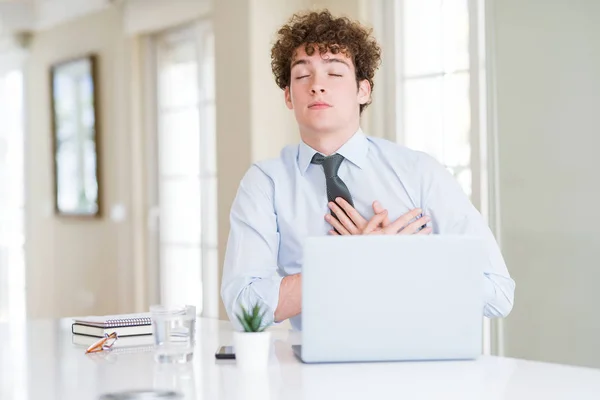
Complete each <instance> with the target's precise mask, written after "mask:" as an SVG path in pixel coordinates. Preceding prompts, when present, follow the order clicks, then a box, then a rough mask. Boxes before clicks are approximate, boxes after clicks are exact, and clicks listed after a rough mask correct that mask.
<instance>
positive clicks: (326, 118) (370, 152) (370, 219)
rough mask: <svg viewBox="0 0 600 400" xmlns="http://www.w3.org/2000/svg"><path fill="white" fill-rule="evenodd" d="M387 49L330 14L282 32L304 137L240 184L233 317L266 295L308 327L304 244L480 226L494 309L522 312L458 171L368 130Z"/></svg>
mask: <svg viewBox="0 0 600 400" xmlns="http://www.w3.org/2000/svg"><path fill="white" fill-rule="evenodd" d="M380 54H381V51H380V48H379V46H378V44H377V43H376V41H375V40H374V39H373V38H372V36H371V33H370V31H368V30H367V29H365V28H364V27H362V26H361V25H360V24H358V23H356V22H352V21H350V20H348V19H346V18H334V17H333V16H332V15H331V14H330V13H329V12H328V11H324V12H319V13H317V12H310V13H306V14H297V15H294V16H293V17H292V18H291V19H290V20H289V21H288V23H287V24H286V25H284V26H283V27H282V28H281V29H280V30H279V31H278V38H277V41H276V43H275V45H274V46H273V48H272V51H271V59H272V60H271V66H272V69H273V73H274V75H275V80H276V82H277V85H278V86H279V87H280V88H281V89H283V91H284V93H285V103H286V105H287V106H288V108H289V109H290V110H293V112H294V115H295V117H296V121H297V122H298V128H299V131H300V136H301V139H302V142H301V143H300V144H299V145H294V146H288V147H286V148H284V149H283V150H282V152H281V155H280V157H279V158H276V159H272V160H267V161H263V162H259V163H256V164H254V165H252V166H251V167H250V169H249V170H248V172H247V173H246V175H245V176H244V178H243V179H242V181H241V183H240V187H239V190H238V193H237V196H236V198H235V200H234V203H233V205H232V208H231V232H230V235H229V241H228V243H227V253H226V256H225V264H224V271H223V281H222V288H221V295H222V298H223V302H224V304H225V307H226V309H227V313H228V315H229V318H230V320H231V321H233V322H234V324H235V323H236V321H237V319H236V317H235V315H236V314H238V313H239V311H240V306H244V307H245V308H249V307H251V306H253V305H254V304H256V303H259V304H261V305H262V306H263V307H266V309H267V315H268V317H269V318H270V320H271V321H275V322H280V321H283V320H286V319H288V318H290V319H291V323H292V326H293V327H294V328H295V329H301V319H300V312H301V298H302V293H301V281H302V273H301V271H302V243H303V241H304V239H305V238H306V237H308V236H318V235H327V234H332V235H360V234H388V235H395V234H419V235H422V234H430V233H435V234H472V235H479V236H481V237H483V238H485V240H486V243H487V247H488V250H489V263H488V264H487V265H485V266H484V276H483V277H482V279H484V285H485V305H484V308H483V314H484V315H485V316H488V317H504V316H506V315H507V314H508V313H509V312H510V310H511V309H512V304H513V293H514V287H515V284H514V281H513V280H512V279H511V278H510V276H509V273H508V271H507V269H506V266H505V263H504V260H503V258H502V255H501V253H500V250H499V249H498V246H497V244H496V241H495V240H494V237H493V235H492V233H491V231H490V230H489V228H488V227H487V225H486V224H485V222H484V221H483V219H482V217H481V215H480V214H479V212H478V211H477V210H476V209H475V208H474V207H473V206H472V204H471V203H470V201H469V199H468V198H467V197H466V195H465V194H464V193H463V191H462V190H461V188H460V187H459V185H458V184H457V182H456V181H455V180H454V178H453V177H452V176H451V175H450V174H449V173H448V172H447V171H446V170H445V169H444V168H443V167H442V166H441V165H440V164H439V163H438V162H436V161H435V160H434V159H433V158H432V157H430V156H428V155H426V154H424V153H421V152H416V151H412V150H409V149H407V148H405V147H402V146H399V145H396V144H394V143H391V142H389V141H386V140H383V139H377V138H370V137H367V136H365V135H364V134H363V132H362V131H361V129H360V114H361V113H362V111H363V110H364V108H365V107H367V105H368V104H369V103H370V101H371V92H372V90H373V77H374V74H375V70H376V69H377V67H378V66H379V62H380ZM334 216H335V217H334ZM398 262H402V260H398ZM364 273H365V274H368V273H369V269H368V266H365V271H364ZM442 300H443V299H442Z"/></svg>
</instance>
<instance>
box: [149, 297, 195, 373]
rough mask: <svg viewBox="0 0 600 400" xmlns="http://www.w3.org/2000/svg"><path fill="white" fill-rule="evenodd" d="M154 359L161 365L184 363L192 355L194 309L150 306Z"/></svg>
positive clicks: (189, 307) (189, 359)
mask: <svg viewBox="0 0 600 400" xmlns="http://www.w3.org/2000/svg"><path fill="white" fill-rule="evenodd" d="M150 314H151V318H152V331H153V335H154V349H155V359H156V361H158V362H163V363H185V362H188V361H191V359H192V357H193V354H194V344H195V336H196V307H194V306H181V307H169V306H163V305H153V306H150Z"/></svg>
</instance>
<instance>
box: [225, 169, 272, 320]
mask: <svg viewBox="0 0 600 400" xmlns="http://www.w3.org/2000/svg"><path fill="white" fill-rule="evenodd" d="M273 193H274V191H273V182H272V180H271V179H270V178H269V177H268V176H267V175H266V174H265V173H264V172H263V171H262V170H261V169H260V168H258V167H257V166H252V167H251V168H250V169H249V170H248V172H247V173H246V175H245V176H244V178H243V179H242V181H241V183H240V186H239V189H238V192H237V195H236V198H235V200H234V202H233V204H232V206H231V214H230V221H231V228H230V232H229V239H228V241H227V251H226V254H225V260H224V265H223V280H222V283H221V298H222V299H223V303H224V305H225V309H226V310H227V315H228V316H229V320H230V321H231V322H232V323H233V324H234V326H236V327H238V328H240V325H239V323H238V320H237V317H236V315H237V314H240V313H241V307H242V306H243V307H244V308H246V309H249V308H251V307H253V306H254V305H255V304H260V305H261V306H262V307H265V309H266V312H267V314H266V316H267V319H268V321H267V322H272V321H273V320H274V312H275V310H276V309H277V307H278V303H279V292H280V290H279V287H280V285H281V280H282V278H281V277H280V276H279V275H278V273H277V268H278V267H277V256H278V252H279V233H278V229H277V216H276V214H275V209H274V205H273Z"/></svg>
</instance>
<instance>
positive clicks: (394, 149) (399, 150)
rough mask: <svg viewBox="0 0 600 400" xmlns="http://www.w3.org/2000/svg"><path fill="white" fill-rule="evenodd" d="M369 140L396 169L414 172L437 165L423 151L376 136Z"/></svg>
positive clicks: (370, 137)
mask: <svg viewBox="0 0 600 400" xmlns="http://www.w3.org/2000/svg"><path fill="white" fill-rule="evenodd" d="M367 138H368V139H369V141H370V142H371V143H372V145H373V146H374V147H375V149H376V151H378V152H379V153H380V154H382V155H383V156H384V157H385V158H386V159H387V160H388V161H389V162H390V163H392V164H393V165H394V166H395V167H399V168H402V169H404V170H413V171H414V170H415V169H419V170H422V169H423V168H426V169H428V168H430V167H431V166H433V165H435V163H437V161H436V160H435V159H434V158H433V157H432V156H430V155H429V154H427V153H425V152H423V151H420V150H414V149H411V148H409V147H406V146H404V145H401V144H398V143H395V142H392V141H391V140H388V139H384V138H379V137H374V136H368V137H367Z"/></svg>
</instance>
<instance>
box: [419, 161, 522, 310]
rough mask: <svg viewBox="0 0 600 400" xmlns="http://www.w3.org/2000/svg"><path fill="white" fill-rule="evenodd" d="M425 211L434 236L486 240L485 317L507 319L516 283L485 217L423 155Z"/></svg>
mask: <svg viewBox="0 0 600 400" xmlns="http://www.w3.org/2000/svg"><path fill="white" fill-rule="evenodd" d="M423 157H424V160H423V162H422V163H421V168H423V170H422V171H421V172H422V176H423V177H424V180H423V185H422V193H421V196H422V197H421V198H422V199H424V201H423V203H422V204H423V207H422V208H423V212H424V214H426V215H429V216H430V217H431V219H432V227H433V233H434V234H463V235H470V236H477V237H480V238H482V239H483V241H484V243H485V246H486V249H487V254H488V259H487V262H486V263H485V265H484V266H483V271H484V272H483V275H484V277H483V278H484V303H485V305H484V310H483V314H484V316H486V317H488V318H497V317H506V316H507V315H508V314H509V313H510V311H511V310H512V307H513V299H514V291H515V282H514V280H513V279H511V277H510V274H509V272H508V269H507V268H506V264H505V262H504V258H503V256H502V253H501V251H500V248H499V246H498V243H497V242H496V239H495V238H494V235H493V234H492V231H491V230H490V228H489V227H488V225H487V224H486V222H485V220H484V219H483V217H482V215H481V214H480V213H479V211H478V210H477V209H476V208H475V207H474V206H473V204H472V203H471V201H470V200H469V198H468V197H467V195H466V194H465V193H464V191H463V190H462V188H461V187H460V185H459V184H458V182H457V181H456V179H455V178H454V177H453V176H452V174H450V172H449V171H448V170H446V169H445V168H444V167H443V166H442V165H441V164H440V163H438V162H437V161H436V160H435V159H433V158H432V157H430V156H428V155H423Z"/></svg>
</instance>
